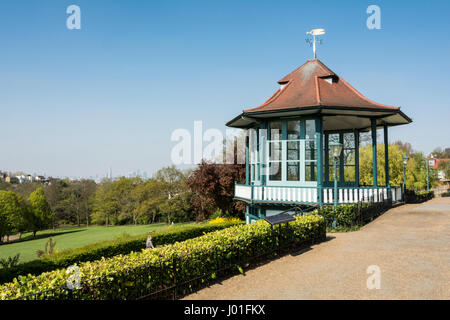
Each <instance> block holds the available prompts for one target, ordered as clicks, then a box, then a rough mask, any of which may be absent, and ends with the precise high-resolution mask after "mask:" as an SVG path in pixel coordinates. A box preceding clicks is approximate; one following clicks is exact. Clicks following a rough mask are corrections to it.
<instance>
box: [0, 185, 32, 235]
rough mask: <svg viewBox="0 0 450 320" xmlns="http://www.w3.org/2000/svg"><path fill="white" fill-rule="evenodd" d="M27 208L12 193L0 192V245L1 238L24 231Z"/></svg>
mask: <svg viewBox="0 0 450 320" xmlns="http://www.w3.org/2000/svg"><path fill="white" fill-rule="evenodd" d="M27 226H28V223H27V208H26V205H25V203H24V201H23V199H22V197H21V196H20V195H19V194H17V193H14V192H12V191H4V190H0V243H1V242H2V240H3V237H4V236H6V237H9V236H10V235H11V234H13V233H17V232H19V233H21V232H23V231H25V230H26V228H27Z"/></svg>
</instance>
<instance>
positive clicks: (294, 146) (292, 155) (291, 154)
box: [287, 141, 300, 160]
mask: <svg viewBox="0 0 450 320" xmlns="http://www.w3.org/2000/svg"><path fill="white" fill-rule="evenodd" d="M299 149H300V141H291V142H288V143H287V159H288V160H300V154H299Z"/></svg>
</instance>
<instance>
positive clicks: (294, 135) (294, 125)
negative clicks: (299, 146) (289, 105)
mask: <svg viewBox="0 0 450 320" xmlns="http://www.w3.org/2000/svg"><path fill="white" fill-rule="evenodd" d="M287 138H288V140H299V139H300V121H299V120H295V121H292V120H289V121H288V122H287Z"/></svg>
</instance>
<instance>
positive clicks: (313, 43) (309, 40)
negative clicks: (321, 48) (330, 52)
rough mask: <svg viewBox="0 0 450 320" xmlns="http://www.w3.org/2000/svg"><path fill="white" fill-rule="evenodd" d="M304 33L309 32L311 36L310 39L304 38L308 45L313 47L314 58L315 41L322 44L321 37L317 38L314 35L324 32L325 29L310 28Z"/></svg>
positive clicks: (315, 56)
mask: <svg viewBox="0 0 450 320" xmlns="http://www.w3.org/2000/svg"><path fill="white" fill-rule="evenodd" d="M306 34H310V35H312V36H313V38H312V40H311V39H306V42H307V43H309V45H310V46H312V47H313V51H314V59H316V58H317V55H316V43H318V44H322V39H317V38H316V37H317V36H321V35H323V34H325V29H312V30H311V31H309V32H307V33H306Z"/></svg>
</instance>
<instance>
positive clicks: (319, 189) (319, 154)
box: [316, 118, 323, 205]
mask: <svg viewBox="0 0 450 320" xmlns="http://www.w3.org/2000/svg"><path fill="white" fill-rule="evenodd" d="M316 141H317V201H318V203H319V205H323V130H322V118H319V119H317V120H316Z"/></svg>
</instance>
